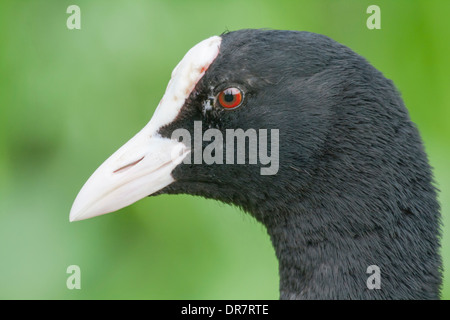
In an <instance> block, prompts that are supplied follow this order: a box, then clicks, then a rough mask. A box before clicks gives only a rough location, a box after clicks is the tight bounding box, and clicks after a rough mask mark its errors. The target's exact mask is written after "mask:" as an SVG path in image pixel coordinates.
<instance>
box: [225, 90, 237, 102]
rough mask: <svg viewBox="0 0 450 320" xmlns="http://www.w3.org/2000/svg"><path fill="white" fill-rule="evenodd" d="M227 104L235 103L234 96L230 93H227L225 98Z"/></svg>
mask: <svg viewBox="0 0 450 320" xmlns="http://www.w3.org/2000/svg"><path fill="white" fill-rule="evenodd" d="M223 99H224V100H225V101H226V102H233V100H234V94H232V93H230V92H225V95H224V98H223Z"/></svg>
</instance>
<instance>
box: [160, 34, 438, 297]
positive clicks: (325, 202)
mask: <svg viewBox="0 0 450 320" xmlns="http://www.w3.org/2000/svg"><path fill="white" fill-rule="evenodd" d="M222 38H223V41H222V45H221V48H220V54H219V56H218V57H217V59H216V60H215V61H214V62H213V64H212V65H211V66H210V67H209V69H208V70H207V72H206V74H205V75H204V77H203V78H202V79H201V80H200V82H199V83H198V84H197V87H196V90H195V92H194V93H193V94H192V95H191V97H190V98H189V100H188V101H187V102H186V104H185V105H184V107H183V109H182V111H181V113H180V115H179V116H178V118H177V119H176V121H175V122H173V123H172V124H170V125H169V126H166V127H164V128H163V129H162V130H161V134H162V135H163V136H170V135H171V133H172V132H173V130H174V129H177V128H186V129H188V130H189V131H191V132H192V131H193V121H194V120H198V121H203V130H206V129H208V128H217V129H219V130H221V131H222V132H225V130H226V129H228V128H242V129H244V130H246V129H249V128H253V129H260V128H265V129H279V134H280V146H279V152H280V153H279V159H280V164H279V166H280V167H279V171H278V173H277V174H276V175H267V176H264V175H260V174H259V167H260V166H258V165H218V164H217V165H206V164H202V165H194V164H193V165H187V164H182V165H179V166H178V167H177V168H176V169H175V170H174V171H173V173H172V174H173V177H174V178H175V179H176V182H174V183H173V184H172V185H170V186H168V187H166V188H165V189H164V190H162V191H161V192H159V193H189V194H193V195H200V196H203V197H207V198H213V199H217V200H220V201H223V202H226V203H231V204H235V205H237V206H239V207H241V208H242V209H244V210H245V211H247V212H248V213H250V214H251V215H253V216H254V217H255V218H256V219H257V220H258V221H260V222H261V223H263V224H264V225H265V226H266V228H267V232H268V234H269V235H270V237H271V240H272V243H273V245H274V248H275V251H276V255H277V258H278V261H279V273H280V296H281V298H282V299H312V298H315V299H437V298H439V289H440V285H441V258H440V255H439V249H440V243H439V238H440V215H439V205H438V202H437V200H436V189H435V188H434V187H433V182H432V173H431V169H430V166H429V164H428V161H427V157H426V154H425V152H424V147H423V144H422V141H421V139H420V136H419V133H418V130H417V128H416V126H415V125H414V123H413V122H411V120H410V118H409V115H408V112H407V110H406V108H405V106H404V104H403V102H402V99H401V97H400V95H399V93H398V92H397V90H396V88H395V87H394V85H393V84H392V82H391V81H390V80H388V79H386V78H385V77H384V76H383V75H382V73H380V72H379V71H378V70H376V69H375V68H374V67H372V66H371V65H370V64H369V63H368V62H367V61H366V60H365V59H364V58H362V57H361V56H359V55H357V54H356V53H354V52H353V51H352V50H350V49H349V48H347V47H345V46H343V45H341V44H339V43H337V42H335V41H333V40H331V39H329V38H327V37H325V36H322V35H318V34H313V33H309V32H296V31H274V30H241V31H236V32H229V33H226V34H224V35H223V36H222ZM227 86H238V87H239V88H242V89H243V91H244V92H245V102H244V105H243V106H242V107H240V108H239V109H238V110H235V111H233V112H226V111H224V110H220V109H218V108H213V109H212V110H211V111H209V112H207V113H203V112H202V103H203V101H204V100H205V99H206V98H207V97H208V96H209V95H216V94H217V93H218V91H219V90H221V89H223V88H224V87H227ZM269 150H270V147H269ZM370 265H377V266H379V268H380V272H381V289H380V290H370V289H368V288H367V285H366V280H367V278H368V276H369V274H367V273H366V269H367V267H368V266H370Z"/></svg>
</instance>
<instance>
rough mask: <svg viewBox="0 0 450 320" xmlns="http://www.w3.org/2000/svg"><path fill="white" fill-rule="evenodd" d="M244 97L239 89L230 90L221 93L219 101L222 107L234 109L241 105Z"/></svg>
mask: <svg viewBox="0 0 450 320" xmlns="http://www.w3.org/2000/svg"><path fill="white" fill-rule="evenodd" d="M242 97H243V94H242V91H241V90H239V89H238V88H228V89H225V90H223V91H221V92H220V93H219V95H218V97H217V100H218V102H219V104H220V106H221V107H223V108H225V109H234V108H237V107H239V106H240V105H241V103H242Z"/></svg>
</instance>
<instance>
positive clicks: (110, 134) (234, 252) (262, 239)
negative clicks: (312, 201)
mask: <svg viewBox="0 0 450 320" xmlns="http://www.w3.org/2000/svg"><path fill="white" fill-rule="evenodd" d="M71 4H77V5H79V6H80V8H81V30H68V29H67V27H66V19H67V18H68V16H69V15H68V14H67V13H66V9H67V7H68V6H69V5H71ZM371 4H377V5H379V6H380V8H381V19H382V20H381V27H382V29H381V30H368V29H367V27H366V19H367V18H368V16H369V15H368V14H366V8H367V7H368V6H369V5H371ZM449 12H450V1H425V0H424V1H361V0H354V1H317V0H316V1H280V0H278V1H261V0H254V1H241V0H240V1H237V0H227V1H190V2H189V1H162V0H161V1H125V0H122V1H114V2H113V1H106V0H104V1H87V0H86V1H82V0H71V1H9V0H7V1H5V0H2V1H1V2H0V298H2V299H17V298H18V299H31V298H33V299H36V298H37V299H122V298H123V299H143V298H146V299H277V298H278V270H277V261H276V259H275V256H274V251H273V249H272V247H271V244H270V240H269V238H268V236H267V235H266V232H265V230H264V228H263V227H262V226H261V225H259V224H258V223H257V222H255V221H254V220H253V219H252V218H250V217H249V216H248V215H246V214H244V213H243V212H241V211H239V210H237V209H236V208H233V207H229V206H226V205H224V204H221V203H218V202H215V201H211V200H205V199H202V198H197V197H191V196H159V197H154V198H148V199H144V200H141V201H140V202H138V203H136V204H134V205H132V206H130V207H128V208H126V209H123V210H120V211H119V212H118V213H114V214H109V215H105V216H101V217H97V218H94V219H90V220H86V221H81V222H76V223H69V220H68V218H69V210H70V207H71V205H72V202H73V200H74V198H75V196H76V195H77V193H78V191H79V190H80V188H81V186H82V185H83V183H84V182H85V181H86V179H87V178H88V177H89V176H90V174H91V173H92V172H93V171H94V170H95V169H96V168H97V166H98V165H99V164H100V163H101V162H102V161H103V160H105V159H106V158H107V157H108V156H109V155H110V154H111V153H112V152H113V151H115V150H116V149H117V148H118V147H120V146H121V145H122V144H123V143H124V142H126V141H127V140H128V139H129V138H131V137H132V136H133V135H134V134H135V133H136V132H137V131H138V130H140V129H141V128H142V127H143V126H144V125H145V124H146V123H147V122H148V120H149V119H150V117H151V115H152V113H153V110H154V108H155V107H156V105H157V104H158V102H159V100H160V98H161V97H162V95H163V93H164V90H165V87H166V85H167V82H168V80H169V77H170V73H171V71H172V69H173V67H174V66H175V65H176V64H177V63H178V62H179V60H180V59H181V58H182V57H183V55H184V54H185V52H186V51H187V50H188V49H189V48H191V47H192V46H193V45H194V44H196V43H198V42H199V41H201V40H203V39H205V38H207V37H210V36H211V35H217V34H220V33H222V32H223V31H225V30H236V29H241V28H273V29H293V30H308V31H313V32H317V33H322V34H325V35H328V36H330V37H332V38H333V39H335V40H337V41H339V42H341V43H343V44H345V45H347V46H349V47H350V48H352V49H353V50H355V51H356V52H358V53H359V54H361V55H363V56H365V57H366V58H367V59H368V60H369V61H370V62H371V63H372V64H373V65H374V66H375V67H377V68H378V69H380V70H381V71H382V72H384V74H385V75H386V76H387V77H388V78H390V79H392V80H393V81H394V82H395V84H396V85H397V87H398V88H399V90H400V91H401V92H402V95H403V98H404V100H405V103H406V105H407V107H408V108H409V110H410V114H411V117H412V119H413V120H414V121H415V122H416V123H417V125H418V127H419V129H420V131H421V133H422V137H423V139H424V141H425V145H426V149H427V151H428V154H429V158H430V161H431V164H432V166H433V167H434V169H435V171H434V172H435V177H436V181H437V184H438V186H439V188H440V189H441V193H440V201H441V204H442V213H443V221H444V224H445V225H444V228H443V230H444V234H443V239H442V243H443V248H442V250H443V257H444V262H445V266H447V268H446V270H445V279H444V288H443V294H442V297H443V298H444V299H449V298H450V273H449V271H448V269H450V254H449V251H450V246H449V242H450V241H449V238H450V166H449V158H450V143H449V137H450V86H449V85H450V76H449V75H450V58H449V57H450V41H449V40H450V21H449V20H448V13H449ZM73 264H75V265H79V266H80V268H81V290H68V289H67V287H66V279H67V277H68V276H69V275H68V274H66V269H67V267H68V266H69V265H73Z"/></svg>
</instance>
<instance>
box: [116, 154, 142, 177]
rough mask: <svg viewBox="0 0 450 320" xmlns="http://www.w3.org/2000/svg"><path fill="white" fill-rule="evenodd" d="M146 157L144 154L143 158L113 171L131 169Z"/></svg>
mask: <svg viewBox="0 0 450 320" xmlns="http://www.w3.org/2000/svg"><path fill="white" fill-rule="evenodd" d="M144 157H145V156H142V158H140V159H139V160H136V161H134V162H132V163H129V164H127V165H125V166H123V167H120V168H119V169H117V170H114V171H113V173H119V172H123V171H124V170H127V169H129V168H131V167H134V166H135V165H137V164H138V163H139V162H141V161H142V160H143V159H144Z"/></svg>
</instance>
